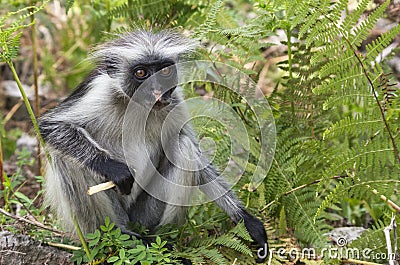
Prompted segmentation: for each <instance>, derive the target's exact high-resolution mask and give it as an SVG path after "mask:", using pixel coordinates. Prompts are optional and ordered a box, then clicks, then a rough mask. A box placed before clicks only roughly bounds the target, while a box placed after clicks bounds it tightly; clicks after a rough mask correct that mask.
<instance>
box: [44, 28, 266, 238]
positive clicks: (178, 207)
mask: <svg viewBox="0 0 400 265" xmlns="http://www.w3.org/2000/svg"><path fill="white" fill-rule="evenodd" d="M195 47H196V43H195V42H193V41H191V40H188V39H186V38H184V37H182V36H181V35H179V34H177V33H173V32H170V31H162V32H159V33H152V32H147V31H138V32H134V33H129V34H127V35H123V36H120V37H119V38H118V39H117V40H114V41H111V42H109V43H106V44H104V45H102V46H100V47H99V48H98V49H96V50H95V51H94V52H93V53H92V59H93V60H94V61H95V62H96V63H97V65H98V66H97V68H96V69H95V70H94V71H93V72H92V74H91V75H89V77H88V78H87V79H86V80H85V81H84V82H82V83H81V84H80V86H79V87H78V88H77V90H76V91H75V92H74V93H73V94H72V95H71V96H70V97H69V98H67V99H66V100H65V101H63V102H62V103H60V105H59V106H57V107H56V108H54V109H52V110H50V111H48V112H47V113H46V114H45V115H44V116H42V117H41V119H40V128H41V132H42V134H43V136H44V139H45V141H46V143H47V150H48V151H49V153H50V155H51V159H52V166H48V168H47V173H46V187H45V188H46V193H45V195H46V196H45V197H46V202H47V204H49V205H50V206H51V208H52V209H53V210H54V211H55V213H56V214H57V216H58V217H59V218H60V219H61V220H62V224H63V225H64V226H65V227H66V228H67V229H73V223H72V215H74V216H75V217H76V219H77V220H78V222H79V224H80V227H81V228H82V230H83V232H84V233H88V232H93V231H94V230H95V229H96V228H98V227H99V226H100V224H102V223H103V222H104V219H105V217H106V216H109V217H110V218H111V220H112V221H113V222H115V223H116V224H117V225H118V226H119V227H121V228H122V229H123V230H124V231H127V228H126V225H127V224H128V222H138V223H140V224H141V225H143V226H146V227H147V228H149V229H155V228H156V227H157V226H159V225H162V224H166V223H171V222H179V221H182V220H183V219H184V216H185V209H186V207H185V205H188V204H189V203H190V194H189V192H187V193H180V192H177V191H176V190H174V189H173V188H168V187H166V186H165V185H162V184H161V182H159V181H160V178H156V176H158V174H161V175H162V176H163V177H164V178H166V179H168V180H170V181H172V182H174V183H177V184H180V185H183V186H199V185H203V184H207V183H209V182H211V181H214V182H213V185H206V186H203V188H201V189H202V191H203V192H204V193H205V194H206V195H209V196H211V197H214V196H215V195H216V194H224V195H223V196H222V197H220V198H219V199H217V200H216V203H217V204H218V206H220V207H221V208H222V209H223V210H224V211H226V213H227V214H228V215H229V216H230V218H231V219H232V220H233V221H234V222H235V223H237V222H239V221H240V220H242V219H243V220H244V222H245V224H246V227H247V229H248V230H249V232H250V234H251V235H252V237H253V238H254V239H255V240H256V241H257V243H259V244H260V245H262V246H264V244H265V243H266V240H267V239H266V234H265V230H264V228H263V226H262V223H261V222H260V221H258V220H257V219H256V218H254V217H253V216H251V215H250V214H249V213H247V211H246V210H245V209H244V207H243V206H242V204H241V203H240V201H239V200H238V199H237V198H236V196H235V195H234V194H233V192H232V191H230V190H229V188H228V185H227V184H226V183H225V182H224V180H222V179H221V178H220V177H219V174H218V172H217V171H216V170H215V168H214V167H213V166H212V165H211V164H210V163H209V161H208V160H207V159H206V158H205V157H203V156H202V155H201V153H200V151H199V147H198V144H197V140H196V137H195V134H194V132H193V130H192V129H191V127H190V126H188V125H185V126H184V127H183V129H182V131H179V129H180V126H181V121H182V120H186V118H187V116H188V114H187V111H186V109H185V107H184V106H181V105H182V104H180V105H179V106H177V104H178V103H180V102H181V101H182V96H181V95H180V92H179V87H177V88H176V89H175V91H174V92H173V93H172V95H171V98H172V99H171V102H172V103H171V106H172V108H174V109H173V112H172V118H171V119H170V122H168V123H167V124H166V125H165V124H164V121H165V118H166V116H167V115H168V113H170V111H171V109H170V108H165V110H164V109H163V110H160V111H151V112H150V114H149V116H148V117H146V115H144V114H145V113H146V111H145V110H143V111H142V110H141V106H140V105H138V106H137V107H136V109H134V111H135V112H134V113H132V111H131V112H129V113H131V114H132V115H128V117H125V120H124V115H125V112H126V110H127V106H128V102H129V99H130V96H131V92H130V89H132V87H130V85H129V84H130V83H129V81H126V78H127V76H129V75H130V74H131V73H130V70H129V69H130V68H129V67H130V65H132V63H133V62H141V61H143V60H156V61H157V60H164V59H168V60H172V61H173V62H175V63H176V62H178V60H179V58H180V57H181V56H182V55H184V54H187V53H190V52H191V51H193V49H194V48H195ZM129 113H128V114H129ZM123 122H125V124H123ZM145 122H146V123H147V124H146V123H145ZM161 126H166V128H161ZM123 127H124V128H129V129H130V130H131V131H129V133H128V134H125V136H124V137H125V139H123V135H122V131H123ZM138 128H144V131H141V130H140V129H138ZM162 130H163V133H165V135H164V136H163V137H166V142H167V143H171V144H170V145H168V146H167V148H168V150H167V151H168V152H167V153H169V154H172V157H168V158H171V159H173V160H174V161H188V160H187V158H188V157H194V158H199V159H198V160H196V159H194V160H193V161H198V162H191V163H201V164H202V165H208V166H206V167H204V168H202V169H200V170H194V171H193V170H185V169H186V168H191V167H192V168H193V167H195V168H196V166H197V165H190V163H189V162H187V165H181V166H182V167H178V166H177V165H176V164H174V163H172V162H171V161H170V159H168V158H167V156H166V155H165V152H164V151H165V150H164V151H163V146H162V145H161V135H160V132H161V131H162ZM178 135H179V136H178ZM173 139H175V140H179V145H177V144H176V143H175V142H174V140H173ZM123 140H124V143H123ZM125 143H126V144H125ZM123 144H125V146H124V147H125V151H126V152H125V153H124V152H123V149H124V148H123ZM178 146H179V148H178ZM126 147H128V148H126ZM178 149H179V150H178ZM144 150H147V151H148V156H147V154H145V153H144ZM98 161H104V162H105V163H109V164H110V165H116V166H117V167H116V168H118V170H121V172H125V173H126V172H127V171H126V170H125V169H126V168H127V167H126V166H125V165H126V164H127V166H129V167H130V168H134V169H135V170H136V172H135V175H134V178H135V182H134V184H133V186H132V189H131V190H130V191H131V193H130V194H129V195H124V194H121V192H119V191H118V189H111V190H107V191H104V192H100V193H97V194H95V195H93V196H88V195H87V194H86V191H87V188H88V187H89V186H93V185H96V184H99V183H101V182H104V181H107V178H106V177H105V176H103V175H102V174H99V172H101V170H103V169H102V168H100V171H99V170H98V169H96V165H97V167H98V165H99V163H98ZM185 163H186V162H185ZM153 165H154V166H153ZM182 168H183V169H182ZM124 170H125V171H124ZM128 173H129V172H128ZM143 185H144V186H146V190H147V191H155V192H157V193H158V194H160V196H161V197H163V198H165V199H166V200H167V201H169V202H172V203H168V204H167V203H164V202H162V201H160V200H158V199H156V198H154V197H153V196H151V195H149V194H148V193H147V192H145V191H144V190H143V188H142V187H143ZM253 226H254V228H252V227H253ZM254 229H255V230H257V231H253V230H254Z"/></svg>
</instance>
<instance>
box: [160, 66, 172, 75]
mask: <svg viewBox="0 0 400 265" xmlns="http://www.w3.org/2000/svg"><path fill="white" fill-rule="evenodd" d="M171 73H172V70H171V67H164V68H163V69H161V70H160V74H161V75H162V76H170V75H171Z"/></svg>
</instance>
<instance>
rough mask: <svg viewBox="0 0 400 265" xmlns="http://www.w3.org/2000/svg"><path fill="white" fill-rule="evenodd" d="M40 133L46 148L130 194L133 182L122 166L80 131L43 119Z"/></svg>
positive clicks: (125, 166)
mask: <svg viewBox="0 0 400 265" xmlns="http://www.w3.org/2000/svg"><path fill="white" fill-rule="evenodd" d="M40 132H41V134H42V136H43V138H44V140H45V142H46V144H47V145H50V147H51V149H53V150H55V151H56V152H57V153H59V154H60V155H61V156H63V155H64V156H67V157H70V158H73V159H74V160H76V161H78V162H79V163H81V164H82V165H84V166H86V167H88V168H89V169H91V170H93V171H94V172H96V173H98V174H100V175H103V176H105V177H106V178H107V179H108V180H111V181H112V182H114V183H115V185H117V187H118V188H119V190H120V191H121V192H122V193H123V194H129V193H130V192H131V188H132V185H133V182H134V178H133V176H132V174H131V172H130V170H129V168H128V166H127V165H126V164H125V163H122V162H119V161H117V160H115V159H113V158H112V157H111V156H110V154H109V153H108V152H107V150H105V149H103V148H101V147H100V146H99V144H98V143H96V141H95V140H94V139H93V138H92V137H91V136H90V135H89V133H88V132H87V131H86V130H85V129H84V128H82V127H79V126H77V125H74V124H68V123H63V122H57V121H49V120H47V119H46V118H43V119H42V120H40Z"/></svg>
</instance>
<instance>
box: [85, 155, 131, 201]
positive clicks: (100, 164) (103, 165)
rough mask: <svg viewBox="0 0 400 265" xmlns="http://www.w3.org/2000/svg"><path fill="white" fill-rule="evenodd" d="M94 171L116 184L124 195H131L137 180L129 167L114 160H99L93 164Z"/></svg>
mask: <svg viewBox="0 0 400 265" xmlns="http://www.w3.org/2000/svg"><path fill="white" fill-rule="evenodd" d="M92 166H93V170H94V171H97V172H99V173H100V174H101V175H103V176H105V177H106V178H107V179H108V180H111V181H112V182H114V184H115V185H116V186H117V187H118V189H119V190H120V192H121V193H122V194H126V195H127V194H130V193H131V189H132V186H133V183H134V182H135V179H134V177H133V175H132V174H133V173H131V171H130V170H129V167H128V166H127V165H125V164H124V163H121V162H119V161H116V160H114V159H105V158H99V159H96V160H95V162H94V163H93V165H92Z"/></svg>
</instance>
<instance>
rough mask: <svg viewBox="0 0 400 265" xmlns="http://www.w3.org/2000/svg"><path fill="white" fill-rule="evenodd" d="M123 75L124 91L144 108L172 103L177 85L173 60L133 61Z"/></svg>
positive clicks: (155, 107)
mask: <svg viewBox="0 0 400 265" xmlns="http://www.w3.org/2000/svg"><path fill="white" fill-rule="evenodd" d="M124 75H125V77H124V80H125V81H124V85H123V88H122V89H123V90H124V93H125V94H126V95H128V96H129V97H130V98H132V99H133V100H135V101H136V102H138V103H140V104H141V105H143V106H145V107H146V108H152V109H154V110H160V109H163V108H164V107H166V106H168V105H171V104H174V100H173V92H174V90H175V88H176V86H177V71H176V66H175V62H174V61H172V60H165V59H164V60H161V59H158V60H147V61H141V62H135V63H133V64H131V65H129V66H128V67H127V71H125V73H124Z"/></svg>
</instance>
